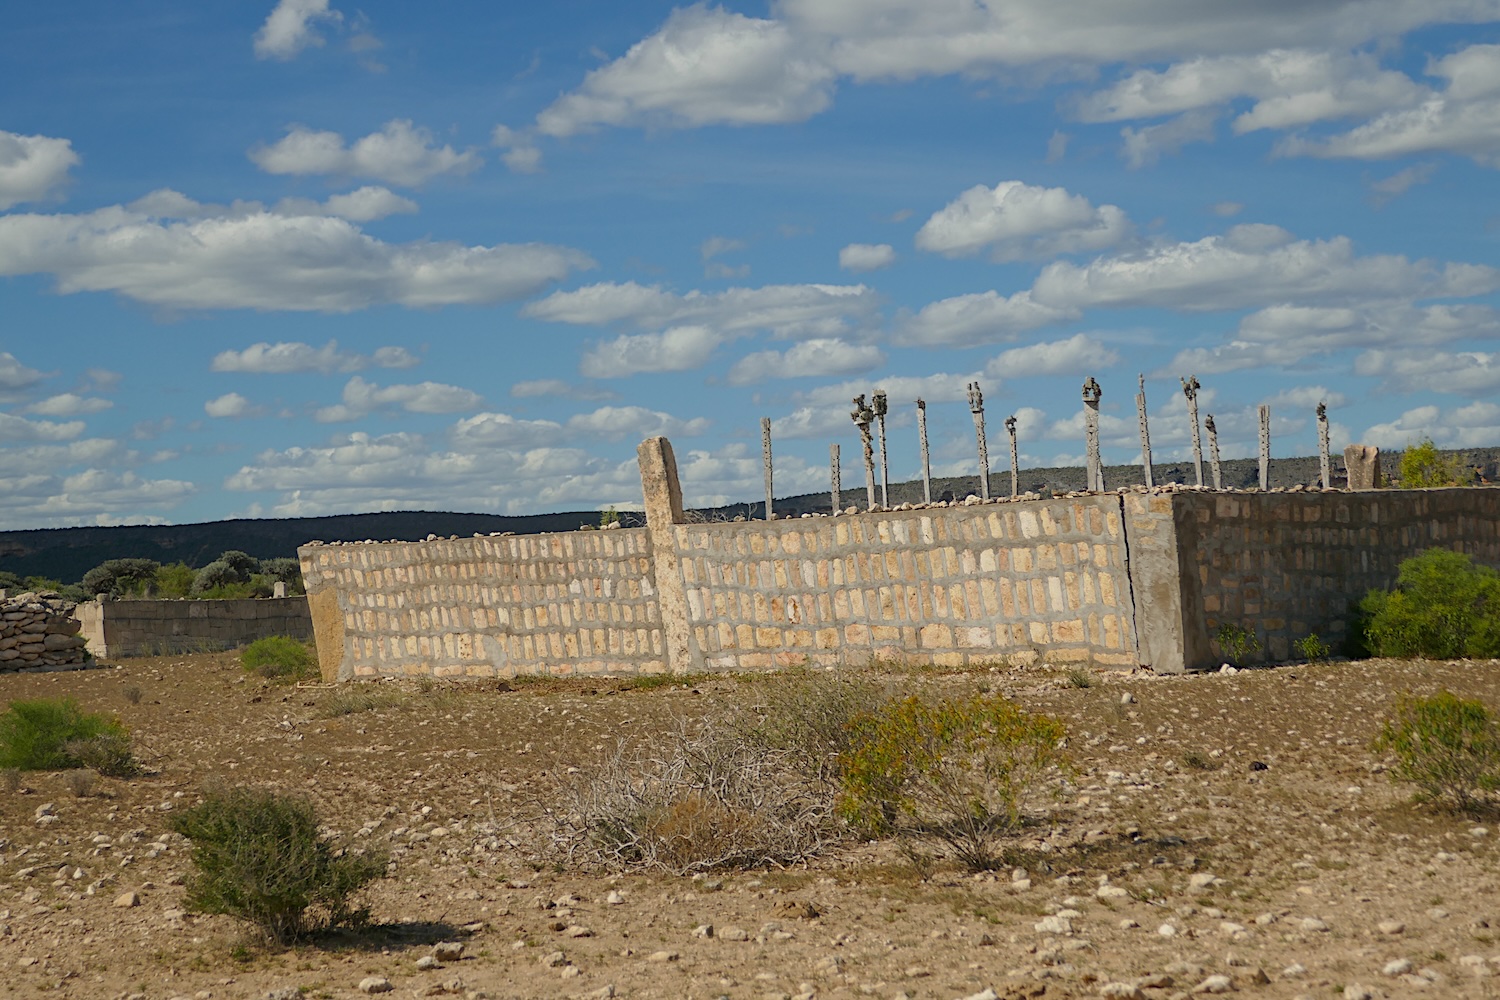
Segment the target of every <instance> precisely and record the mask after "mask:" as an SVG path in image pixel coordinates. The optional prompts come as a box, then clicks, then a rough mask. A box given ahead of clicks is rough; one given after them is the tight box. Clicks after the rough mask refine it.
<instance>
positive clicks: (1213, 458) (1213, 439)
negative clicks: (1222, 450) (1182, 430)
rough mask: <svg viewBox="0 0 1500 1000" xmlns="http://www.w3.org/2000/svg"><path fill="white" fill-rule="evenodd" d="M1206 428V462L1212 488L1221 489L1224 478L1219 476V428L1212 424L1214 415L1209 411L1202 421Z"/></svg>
mask: <svg viewBox="0 0 1500 1000" xmlns="http://www.w3.org/2000/svg"><path fill="white" fill-rule="evenodd" d="M1203 425H1204V426H1205V427H1207V428H1208V462H1209V469H1210V470H1211V471H1212V472H1213V475H1214V489H1216V490H1222V489H1223V488H1224V480H1223V479H1222V478H1220V476H1219V429H1218V428H1217V427H1215V426H1214V415H1213V414H1212V413H1210V414H1209V415H1208V419H1207V420H1205V421H1203Z"/></svg>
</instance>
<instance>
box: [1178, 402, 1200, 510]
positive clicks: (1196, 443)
mask: <svg viewBox="0 0 1500 1000" xmlns="http://www.w3.org/2000/svg"><path fill="white" fill-rule="evenodd" d="M1179 381H1181V382H1182V394H1183V395H1184V396H1186V397H1187V408H1188V420H1189V421H1191V422H1192V425H1193V475H1194V476H1195V477H1196V478H1197V480H1198V485H1199V486H1202V485H1203V438H1202V436H1201V435H1200V434H1199V432H1198V390H1199V389H1201V388H1202V386H1200V385H1199V384H1198V376H1196V375H1189V376H1188V377H1187V378H1185V379H1180V380H1179Z"/></svg>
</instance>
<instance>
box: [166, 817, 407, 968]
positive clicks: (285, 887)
mask: <svg viewBox="0 0 1500 1000" xmlns="http://www.w3.org/2000/svg"><path fill="white" fill-rule="evenodd" d="M171 826H172V829H173V830H174V831H176V832H177V833H180V834H182V835H183V836H184V837H186V838H187V839H188V840H190V841H192V844H193V852H192V857H193V864H194V865H195V866H196V868H197V872H196V873H195V874H194V875H193V876H192V878H191V879H189V881H188V892H187V902H188V905H189V906H191V907H193V908H194V909H196V910H198V911H200V912H203V913H223V914H228V915H229V916H232V917H237V918H239V919H241V920H245V921H248V922H249V923H251V924H254V925H255V926H256V927H257V928H259V930H260V931H261V932H262V933H263V934H264V935H265V936H266V939H267V940H268V941H271V942H274V943H276V944H286V943H288V942H291V941H295V940H297V939H298V938H302V937H305V936H306V935H307V934H308V933H310V932H312V931H314V930H318V929H321V928H325V927H349V926H359V925H361V924H363V923H365V922H366V921H367V920H368V918H369V911H368V910H367V909H365V908H360V907H355V906H354V905H353V902H352V901H353V899H354V897H355V896H356V895H357V894H358V892H359V891H360V890H361V889H362V888H364V886H365V885H367V884H368V883H370V882H372V881H374V880H375V879H377V878H380V877H381V876H383V875H384V874H385V870H386V859H385V857H384V856H382V855H378V854H354V853H340V852H337V851H335V849H334V848H333V846H332V845H330V844H329V843H328V842H327V841H326V840H324V839H323V838H322V837H321V836H319V834H318V818H317V815H316V814H315V813H314V811H313V808H312V806H311V805H309V804H308V803H306V802H304V801H302V800H300V799H295V798H289V797H286V796H282V795H278V794H276V793H274V792H265V791H257V790H254V789H248V788H237V789H232V790H229V791H226V792H211V793H210V794H209V795H208V796H207V798H206V799H205V800H204V802H203V803H202V804H201V805H197V806H194V807H193V808H191V809H188V810H186V811H185V812H182V813H178V814H177V815H175V816H173V817H172V820H171Z"/></svg>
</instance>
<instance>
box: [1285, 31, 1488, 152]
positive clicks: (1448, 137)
mask: <svg viewBox="0 0 1500 1000" xmlns="http://www.w3.org/2000/svg"><path fill="white" fill-rule="evenodd" d="M1427 72H1428V74H1429V75H1431V76H1437V77H1443V78H1445V79H1446V80H1447V81H1448V84H1447V86H1446V87H1445V88H1444V89H1443V90H1442V91H1441V92H1440V93H1430V94H1429V95H1428V96H1427V97H1426V99H1425V100H1423V101H1422V102H1421V103H1420V104H1417V105H1416V106H1415V107H1409V108H1398V109H1395V110H1389V111H1385V112H1384V113H1383V114H1380V115H1378V116H1376V117H1375V118H1373V119H1371V120H1370V121H1368V122H1366V123H1364V124H1363V125H1359V126H1356V127H1355V128H1353V129H1351V130H1349V131H1348V132H1344V133H1342V134H1340V135H1334V136H1330V137H1329V138H1327V139H1311V138H1306V137H1301V136H1293V137H1290V138H1288V139H1285V140H1283V141H1282V142H1281V143H1280V144H1279V145H1278V147H1277V149H1278V152H1280V153H1282V154H1284V155H1289V156H1294V155H1305V156H1321V157H1352V158H1355V159H1362V160H1376V159H1387V158H1389V157H1393V156H1409V155H1413V154H1420V153H1433V152H1450V153H1459V154H1461V155H1465V156H1469V157H1471V158H1473V159H1474V160H1476V161H1477V162H1479V163H1482V164H1484V165H1486V166H1491V167H1500V99H1497V98H1500V45H1471V46H1469V47H1468V48H1465V49H1462V50H1460V51H1458V52H1455V53H1453V54H1452V55H1450V56H1446V57H1445V58H1442V59H1438V60H1435V61H1433V62H1432V63H1431V64H1429V66H1428V68H1427Z"/></svg>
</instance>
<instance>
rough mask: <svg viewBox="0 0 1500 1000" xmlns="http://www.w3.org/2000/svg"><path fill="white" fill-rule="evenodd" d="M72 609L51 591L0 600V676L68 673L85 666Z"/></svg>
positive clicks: (81, 642) (70, 602)
mask: <svg viewBox="0 0 1500 1000" xmlns="http://www.w3.org/2000/svg"><path fill="white" fill-rule="evenodd" d="M74 607H75V605H74V604H73V602H72V601H65V600H63V599H62V598H61V597H59V596H58V595H57V594H56V593H54V592H52V591H42V592H40V593H34V592H31V591H27V592H26V593H23V594H16V595H15V596H8V597H0V673H9V672H32V671H39V670H68V669H72V668H75V667H80V666H83V665H84V664H85V663H87V662H88V659H89V655H88V651H87V649H86V648H85V645H84V642H85V640H84V638H83V637H82V636H80V635H79V634H78V632H79V630H80V629H81V628H82V623H81V622H79V621H78V619H76V618H74V617H73V608H74Z"/></svg>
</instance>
